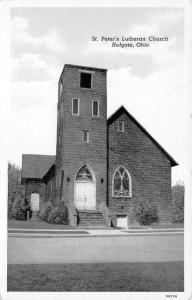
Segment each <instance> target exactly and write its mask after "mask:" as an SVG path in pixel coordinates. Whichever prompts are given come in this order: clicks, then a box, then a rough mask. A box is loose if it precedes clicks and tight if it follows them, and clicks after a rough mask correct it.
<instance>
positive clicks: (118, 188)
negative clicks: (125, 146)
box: [112, 166, 132, 197]
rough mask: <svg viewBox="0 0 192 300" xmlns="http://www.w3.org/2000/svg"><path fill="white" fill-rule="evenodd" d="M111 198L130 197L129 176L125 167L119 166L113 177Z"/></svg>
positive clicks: (130, 184) (130, 185)
mask: <svg viewBox="0 0 192 300" xmlns="http://www.w3.org/2000/svg"><path fill="white" fill-rule="evenodd" d="M112 186H113V191H112V194H113V197H131V196H132V183H131V176H130V174H129V172H128V171H127V169H125V167H123V166H120V167H119V168H118V169H117V170H116V171H115V173H114V175H113V182H112Z"/></svg>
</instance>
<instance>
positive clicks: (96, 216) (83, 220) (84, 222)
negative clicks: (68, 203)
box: [78, 211, 106, 227]
mask: <svg viewBox="0 0 192 300" xmlns="http://www.w3.org/2000/svg"><path fill="white" fill-rule="evenodd" d="M78 219H79V224H78V226H102V227H103V226H106V224H105V221H104V219H103V216H102V214H101V213H100V212H99V211H79V212H78Z"/></svg>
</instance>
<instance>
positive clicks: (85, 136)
mask: <svg viewBox="0 0 192 300" xmlns="http://www.w3.org/2000/svg"><path fill="white" fill-rule="evenodd" d="M83 142H84V143H89V131H85V130H83Z"/></svg>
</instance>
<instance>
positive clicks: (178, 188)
mask: <svg viewBox="0 0 192 300" xmlns="http://www.w3.org/2000/svg"><path fill="white" fill-rule="evenodd" d="M184 194H185V187H184V184H183V183H182V182H178V183H176V184H175V185H174V186H173V187H172V200H173V209H174V211H173V223H183V222H184Z"/></svg>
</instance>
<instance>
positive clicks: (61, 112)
mask: <svg viewBox="0 0 192 300" xmlns="http://www.w3.org/2000/svg"><path fill="white" fill-rule="evenodd" d="M62 116H63V102H62V103H61V108H60V117H61V118H62Z"/></svg>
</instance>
